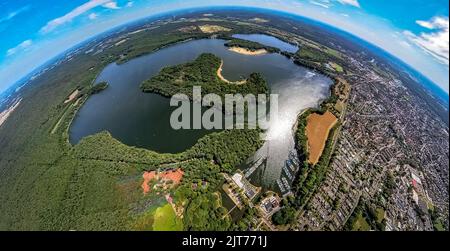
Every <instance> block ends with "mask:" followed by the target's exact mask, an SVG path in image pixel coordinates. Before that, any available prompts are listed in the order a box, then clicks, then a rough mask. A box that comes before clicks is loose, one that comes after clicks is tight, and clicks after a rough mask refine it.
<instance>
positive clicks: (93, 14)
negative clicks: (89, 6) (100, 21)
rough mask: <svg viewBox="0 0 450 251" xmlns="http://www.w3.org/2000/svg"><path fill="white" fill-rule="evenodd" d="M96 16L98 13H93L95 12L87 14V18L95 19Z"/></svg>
mask: <svg viewBox="0 0 450 251" xmlns="http://www.w3.org/2000/svg"><path fill="white" fill-rule="evenodd" d="M97 17H98V15H97V14H95V13H91V14H89V16H88V18H89V19H90V20H94V19H96V18H97Z"/></svg>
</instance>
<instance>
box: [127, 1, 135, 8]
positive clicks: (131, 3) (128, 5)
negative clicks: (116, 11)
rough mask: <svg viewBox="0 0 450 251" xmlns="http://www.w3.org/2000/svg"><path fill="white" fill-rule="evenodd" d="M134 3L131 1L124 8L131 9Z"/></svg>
mask: <svg viewBox="0 0 450 251" xmlns="http://www.w3.org/2000/svg"><path fill="white" fill-rule="evenodd" d="M133 4H134V2H133V1H129V2H128V3H127V5H126V7H133Z"/></svg>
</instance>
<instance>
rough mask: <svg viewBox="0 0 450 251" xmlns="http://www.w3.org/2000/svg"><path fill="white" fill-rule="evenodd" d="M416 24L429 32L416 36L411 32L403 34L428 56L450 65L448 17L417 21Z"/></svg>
mask: <svg viewBox="0 0 450 251" xmlns="http://www.w3.org/2000/svg"><path fill="white" fill-rule="evenodd" d="M416 23H417V24H418V25H420V26H422V27H424V28H427V29H429V30H430V31H429V32H421V33H420V34H419V35H416V34H414V33H412V32H410V31H404V32H403V34H404V35H406V37H407V38H408V39H409V40H410V41H412V42H414V43H415V44H416V45H417V46H419V47H420V48H421V49H423V50H424V51H425V52H427V53H428V54H430V55H432V56H433V57H435V58H436V59H437V60H439V62H441V63H444V64H447V65H448V64H449V20H448V17H438V16H436V17H433V18H432V19H431V20H429V21H422V20H417V21H416Z"/></svg>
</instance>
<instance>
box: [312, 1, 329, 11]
mask: <svg viewBox="0 0 450 251" xmlns="http://www.w3.org/2000/svg"><path fill="white" fill-rule="evenodd" d="M309 2H310V3H311V4H314V5H317V6H320V7H323V8H327V9H328V8H330V6H329V5H327V4H325V3H319V2H316V1H312V0H311V1H309Z"/></svg>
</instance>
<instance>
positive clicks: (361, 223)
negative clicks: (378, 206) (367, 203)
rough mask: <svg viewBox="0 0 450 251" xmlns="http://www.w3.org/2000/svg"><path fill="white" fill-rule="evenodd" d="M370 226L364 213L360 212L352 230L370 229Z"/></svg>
mask: <svg viewBox="0 0 450 251" xmlns="http://www.w3.org/2000/svg"><path fill="white" fill-rule="evenodd" d="M369 230H370V226H369V223H367V221H366V219H364V217H363V216H362V214H358V216H357V218H356V221H355V222H354V224H353V226H352V231H369Z"/></svg>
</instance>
